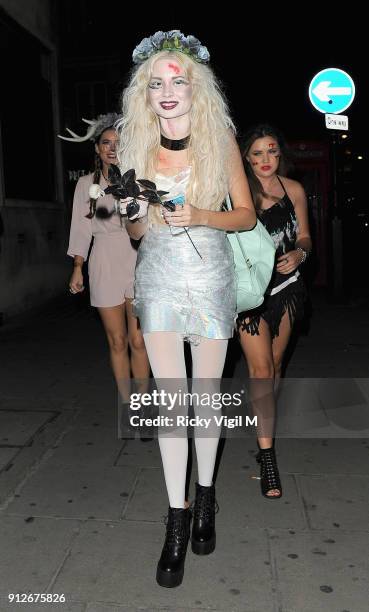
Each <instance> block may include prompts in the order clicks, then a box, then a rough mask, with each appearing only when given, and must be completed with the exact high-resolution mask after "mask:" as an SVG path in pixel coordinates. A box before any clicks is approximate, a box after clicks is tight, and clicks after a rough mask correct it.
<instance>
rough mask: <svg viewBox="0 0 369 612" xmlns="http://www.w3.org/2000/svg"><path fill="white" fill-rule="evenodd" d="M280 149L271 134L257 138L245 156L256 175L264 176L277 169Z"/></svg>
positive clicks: (270, 174)
mask: <svg viewBox="0 0 369 612" xmlns="http://www.w3.org/2000/svg"><path fill="white" fill-rule="evenodd" d="M280 155H281V151H280V148H279V145H278V142H277V141H276V140H275V138H272V137H271V136H265V137H264V138H258V139H257V140H255V141H254V142H253V144H252V145H251V147H250V149H249V152H248V154H247V156H246V159H247V161H248V162H249V163H250V165H251V167H252V169H253V171H254V173H255V174H256V176H258V177H261V178H265V177H268V176H272V174H274V173H275V172H277V170H278V165H279V158H280Z"/></svg>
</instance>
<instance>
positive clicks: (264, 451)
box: [256, 447, 282, 499]
mask: <svg viewBox="0 0 369 612" xmlns="http://www.w3.org/2000/svg"><path fill="white" fill-rule="evenodd" d="M256 461H257V462H258V463H260V486H261V492H262V494H263V495H264V497H266V498H267V499H280V497H282V485H281V480H280V477H279V471H278V466H277V459H276V456H275V451H274V448H273V447H272V448H261V449H260V451H259V452H258V454H257V456H256ZM273 489H278V491H279V495H268V493H269V492H270V491H272V490H273Z"/></svg>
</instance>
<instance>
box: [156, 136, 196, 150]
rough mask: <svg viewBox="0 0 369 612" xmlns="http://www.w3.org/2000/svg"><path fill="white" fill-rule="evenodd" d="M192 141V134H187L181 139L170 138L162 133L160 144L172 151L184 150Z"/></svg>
mask: <svg viewBox="0 0 369 612" xmlns="http://www.w3.org/2000/svg"><path fill="white" fill-rule="evenodd" d="M189 142H190V136H186V138H181V140H170V138H166V137H165V136H163V134H161V135H160V144H161V146H162V147H164V149H169V150H170V151H182V150H183V149H187V148H188V143H189Z"/></svg>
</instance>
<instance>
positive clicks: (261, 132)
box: [242, 123, 291, 210]
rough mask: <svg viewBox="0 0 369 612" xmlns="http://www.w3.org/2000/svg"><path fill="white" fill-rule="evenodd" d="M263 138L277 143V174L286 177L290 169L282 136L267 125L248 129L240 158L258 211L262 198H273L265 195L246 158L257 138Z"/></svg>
mask: <svg viewBox="0 0 369 612" xmlns="http://www.w3.org/2000/svg"><path fill="white" fill-rule="evenodd" d="M265 136H269V137H270V138H273V139H274V140H276V141H277V142H278V146H279V149H280V152H281V155H280V158H279V165H278V174H280V175H282V176H286V175H287V174H288V171H289V170H290V168H291V161H290V155H289V152H288V148H287V145H286V142H285V139H284V136H283V134H282V133H281V132H280V131H279V130H278V129H277V128H275V127H272V126H271V125H268V124H267V123H260V124H259V125H255V126H254V127H252V128H250V129H249V131H248V132H247V133H246V135H245V137H244V139H243V146H242V151H243V153H242V157H243V160H244V164H245V170H246V175H247V178H248V181H249V185H250V190H251V195H252V199H253V201H254V204H255V208H256V210H259V209H260V206H261V202H262V199H263V198H267V197H272V198H273V196H270V195H269V194H267V193H265V191H264V189H263V186H262V184H261V182H260V181H259V179H258V177H257V176H256V174H255V173H254V171H253V169H252V166H251V164H250V163H249V161H248V160H247V159H246V158H247V155H248V154H249V151H250V149H251V147H252V145H253V144H254V142H255V140H258V138H265ZM276 199H277V198H276Z"/></svg>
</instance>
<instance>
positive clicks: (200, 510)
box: [191, 482, 219, 555]
mask: <svg viewBox="0 0 369 612" xmlns="http://www.w3.org/2000/svg"><path fill="white" fill-rule="evenodd" d="M218 510H219V507H218V504H217V502H216V500H215V487H214V485H211V487H202V486H201V485H200V484H199V483H198V482H197V483H196V497H195V503H194V511H193V513H194V515H193V526H192V536H191V546H192V552H194V553H195V555H210V553H212V552H213V550H214V549H215V540H216V537H215V513H216V512H218Z"/></svg>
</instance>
